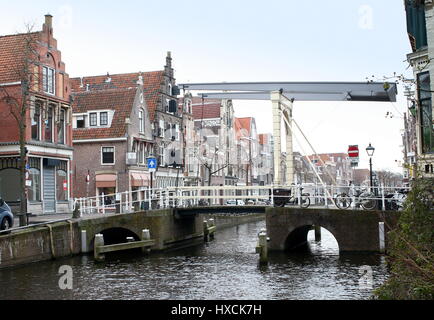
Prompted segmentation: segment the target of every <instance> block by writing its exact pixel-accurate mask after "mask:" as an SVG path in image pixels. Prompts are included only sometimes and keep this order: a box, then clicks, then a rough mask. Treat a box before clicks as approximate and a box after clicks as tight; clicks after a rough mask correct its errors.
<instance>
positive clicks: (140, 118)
mask: <svg viewBox="0 0 434 320" xmlns="http://www.w3.org/2000/svg"><path fill="white" fill-rule="evenodd" d="M139 132H140V133H144V132H145V123H144V119H143V109H140V110H139Z"/></svg>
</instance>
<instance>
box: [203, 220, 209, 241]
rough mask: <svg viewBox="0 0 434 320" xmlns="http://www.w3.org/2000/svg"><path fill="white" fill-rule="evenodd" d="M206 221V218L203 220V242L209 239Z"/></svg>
mask: <svg viewBox="0 0 434 320" xmlns="http://www.w3.org/2000/svg"><path fill="white" fill-rule="evenodd" d="M208 226H209V224H208V221H207V220H203V237H204V240H205V242H208V241H209V231H208Z"/></svg>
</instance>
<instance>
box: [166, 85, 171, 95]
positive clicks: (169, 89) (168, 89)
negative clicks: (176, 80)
mask: <svg viewBox="0 0 434 320" xmlns="http://www.w3.org/2000/svg"><path fill="white" fill-rule="evenodd" d="M167 94H168V95H169V96H171V95H172V84H171V83H169V84H168V85H167Z"/></svg>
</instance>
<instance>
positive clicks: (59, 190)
mask: <svg viewBox="0 0 434 320" xmlns="http://www.w3.org/2000/svg"><path fill="white" fill-rule="evenodd" d="M62 162H65V161H62ZM65 189H66V190H65ZM56 196H57V200H58V201H66V200H68V177H67V175H66V171H65V170H62V169H57V170H56Z"/></svg>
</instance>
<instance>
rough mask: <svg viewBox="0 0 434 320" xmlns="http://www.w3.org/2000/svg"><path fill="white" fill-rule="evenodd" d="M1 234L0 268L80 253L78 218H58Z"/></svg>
mask: <svg viewBox="0 0 434 320" xmlns="http://www.w3.org/2000/svg"><path fill="white" fill-rule="evenodd" d="M50 226H51V230H50V228H48V227H46V226H41V227H34V228H29V229H25V230H19V231H15V232H13V233H10V234H7V235H2V236H0V268H4V267H10V266H16V265H20V264H25V263H30V262H37V261H43V260H50V259H54V258H59V257H65V256H69V255H73V254H79V253H80V244H81V242H80V235H79V229H78V224H77V222H76V221H74V222H71V224H70V223H68V222H57V223H53V224H50Z"/></svg>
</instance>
